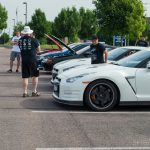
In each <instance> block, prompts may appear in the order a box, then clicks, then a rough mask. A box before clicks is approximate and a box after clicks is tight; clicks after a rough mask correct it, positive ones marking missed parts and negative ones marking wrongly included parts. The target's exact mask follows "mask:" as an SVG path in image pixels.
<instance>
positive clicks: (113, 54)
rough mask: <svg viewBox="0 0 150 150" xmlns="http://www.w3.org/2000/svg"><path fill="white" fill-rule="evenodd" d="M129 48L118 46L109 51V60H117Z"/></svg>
mask: <svg viewBox="0 0 150 150" xmlns="http://www.w3.org/2000/svg"><path fill="white" fill-rule="evenodd" d="M128 50H129V49H127V48H116V49H114V50H113V51H110V52H109V55H108V60H116V59H117V58H118V57H119V56H120V55H122V54H124V53H125V52H127V51H128Z"/></svg>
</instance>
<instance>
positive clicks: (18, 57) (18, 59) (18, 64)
mask: <svg viewBox="0 0 150 150" xmlns="http://www.w3.org/2000/svg"><path fill="white" fill-rule="evenodd" d="M19 67H20V54H18V55H17V69H16V72H18V71H19Z"/></svg>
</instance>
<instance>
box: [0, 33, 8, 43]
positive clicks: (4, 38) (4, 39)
mask: <svg viewBox="0 0 150 150" xmlns="http://www.w3.org/2000/svg"><path fill="white" fill-rule="evenodd" d="M8 41H9V35H8V34H7V33H3V34H2V35H1V37H0V44H5V43H7V42H8Z"/></svg>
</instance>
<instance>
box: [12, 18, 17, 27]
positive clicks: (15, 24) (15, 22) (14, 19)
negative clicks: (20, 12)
mask: <svg viewBox="0 0 150 150" xmlns="http://www.w3.org/2000/svg"><path fill="white" fill-rule="evenodd" d="M12 20H13V21H14V28H15V26H16V21H15V19H12Z"/></svg>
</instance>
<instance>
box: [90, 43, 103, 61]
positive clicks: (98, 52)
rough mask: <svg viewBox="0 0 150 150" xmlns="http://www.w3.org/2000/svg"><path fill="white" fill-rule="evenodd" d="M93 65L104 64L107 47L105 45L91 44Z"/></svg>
mask: <svg viewBox="0 0 150 150" xmlns="http://www.w3.org/2000/svg"><path fill="white" fill-rule="evenodd" d="M90 48H91V53H92V55H91V63H92V64H99V63H104V51H105V46H104V45H103V44H100V43H98V44H96V45H93V44H91V46H90Z"/></svg>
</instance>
